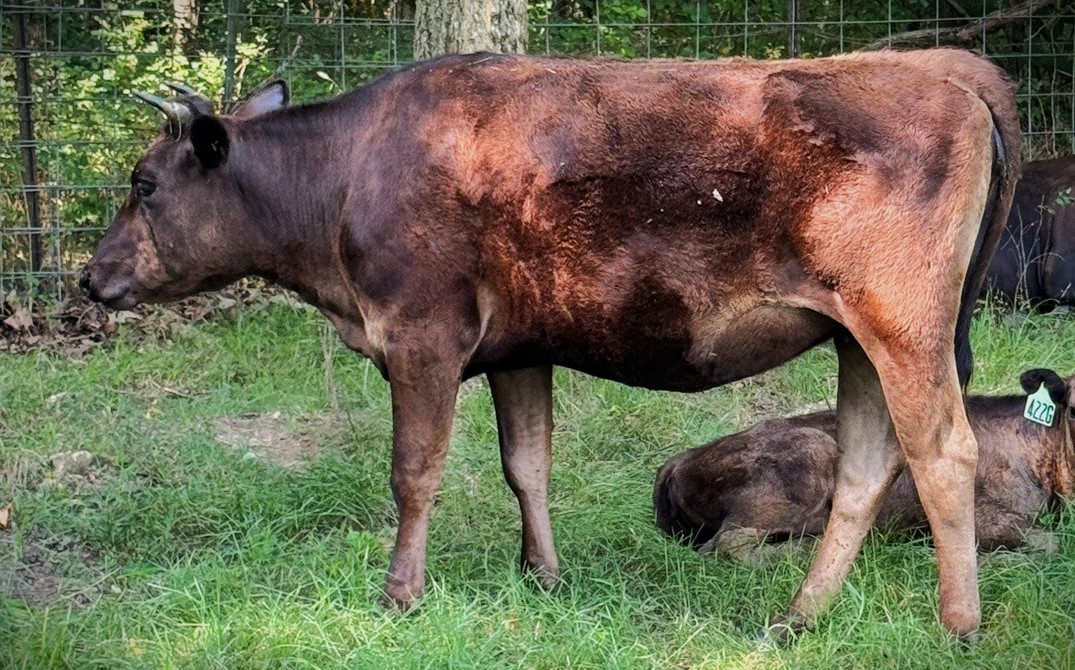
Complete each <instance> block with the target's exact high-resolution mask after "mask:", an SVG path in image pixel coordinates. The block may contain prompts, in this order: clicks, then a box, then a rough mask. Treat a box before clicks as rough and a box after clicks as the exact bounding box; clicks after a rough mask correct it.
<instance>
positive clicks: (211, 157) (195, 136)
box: [190, 116, 229, 170]
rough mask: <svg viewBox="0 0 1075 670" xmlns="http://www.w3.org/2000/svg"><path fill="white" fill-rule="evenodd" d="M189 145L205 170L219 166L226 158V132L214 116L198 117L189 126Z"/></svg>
mask: <svg viewBox="0 0 1075 670" xmlns="http://www.w3.org/2000/svg"><path fill="white" fill-rule="evenodd" d="M190 143H191V144H192V145H193V146H194V155H195V156H197V157H198V162H199V163H201V164H202V167H204V168H205V169H207V170H212V169H213V168H215V167H218V166H220V165H221V164H222V163H223V162H224V161H225V160H226V159H227V158H228V144H229V142H228V131H227V130H225V128H224V124H223V123H221V122H220V119H218V118H217V117H215V116H199V117H198V118H196V119H194V122H193V123H191V124H190Z"/></svg>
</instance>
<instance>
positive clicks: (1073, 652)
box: [0, 306, 1075, 670]
mask: <svg viewBox="0 0 1075 670" xmlns="http://www.w3.org/2000/svg"><path fill="white" fill-rule="evenodd" d="M173 340H174V342H173V343H171V344H168V345H164V344H159V343H156V342H152V341H149V342H146V341H137V340H135V339H133V338H131V337H129V336H125V335H124V334H122V333H121V335H120V336H119V337H117V338H115V339H114V340H113V341H112V342H111V343H109V344H107V345H105V346H102V347H98V348H96V349H94V350H92V351H91V352H90V353H89V354H87V355H86V356H84V357H82V358H77V359H69V358H66V357H64V356H62V355H59V354H56V353H36V354H30V355H22V356H3V357H0V388H2V389H3V400H2V402H0V507H3V506H4V505H5V504H7V503H13V504H14V517H15V518H16V520H17V522H18V523H17V526H16V529H15V531H10V530H9V531H5V532H4V533H0V535H4V534H6V535H8V536H11V537H10V538H9V539H10V540H11V541H9V542H7V543H6V544H3V543H0V558H2V559H4V560H6V562H4V560H0V569H3V568H2V566H4V565H9V566H10V565H14V564H15V563H14V562H15V561H18V560H21V559H22V558H25V556H26V555H28V553H29V552H31V550H34V551H38V552H39V553H40V552H42V551H44V552H45V555H46V557H47V561H48V565H49V569H50V570H51V571H52V573H53V574H56V575H59V576H60V577H61V578H62V581H61V586H60V597H59V598H57V599H54V600H52V601H51V603H50V604H48V605H47V606H38V607H29V606H27V605H25V604H24V603H23V601H22V600H19V599H14V598H3V597H0V668H3V669H4V670H7V669H9V668H11V669H14V668H26V669H32V670H39V669H45V668H102V669H105V668H107V669H110V670H111V669H114V668H227V669H236V670H238V669H243V668H337V667H341V668H495V667H505V668H518V667H522V668H556V669H559V668H677V667H678V668H695V667H700V668H824V669H830V668H841V669H842V668H871V669H875V668H897V667H898V668H989V669H993V668H1028V669H1029V668H1041V669H1046V668H1050V669H1051V668H1060V669H1064V668H1075V514H1072V513H1071V511H1068V512H1066V513H1062V514H1059V515H1055V518H1053V519H1050V520H1049V523H1050V525H1051V526H1053V528H1054V530H1056V531H1057V532H1058V534H1059V536H1060V542H1061V551H1060V553H1058V554H1056V555H1052V556H1038V555H1029V554H1008V555H1006V556H1001V557H998V558H996V559H994V560H991V561H990V562H989V563H988V564H987V565H985V567H983V569H982V571H981V594H982V601H983V618H984V621H983V637H982V640H981V641H980V642H979V643H978V644H975V645H972V646H969V647H968V646H965V645H963V644H962V643H960V642H958V641H956V640H953V639H951V638H950V637H948V636H946V635H945V634H944V633H943V632H942V631H941V629H940V626H939V624H938V622H937V616H936V601H937V596H936V581H935V580H936V571H935V568H934V565H933V560H932V551H931V549H930V547H929V545H928V543H927V542H925V541H923V540H917V541H905V540H898V539H895V538H891V539H889V538H885V537H883V536H880V535H875V536H871V538H870V539H869V541H868V542H867V545H866V547H865V549H864V551H863V553H862V555H861V556H860V557H859V558H858V560H857V562H856V564H855V568H854V571H853V572H852V575H851V578H850V580H849V582H848V585H847V586H846V588H845V590H844V593H843V594H842V596H841V597H840V598H839V600H838V602H837V603H836V605H835V607H834V608H833V609H832V610H831V611H830V613H829V614H828V615H826V616H825V617H824V618H823V620H822V621H821V622H820V624H819V626H818V627H817V629H816V630H815V631H814V632H812V633H809V634H806V635H804V636H802V637H801V638H800V639H799V640H798V641H797V643H796V644H794V645H792V646H790V647H788V648H783V649H766V648H763V647H760V646H758V645H757V644H755V643H754V642H753V641H752V637H751V634H752V631H753V630H754V629H756V628H757V627H759V626H761V625H763V624H764V623H765V621H766V618H767V617H768V616H770V615H771V614H773V613H775V612H777V611H779V610H780V609H781V608H782V607H783V606H784V605H785V604H786V603H787V602H788V600H789V598H790V596H791V595H792V593H793V592H794V590H795V588H796V587H797V585H798V583H799V581H800V579H801V578H802V575H803V573H804V571H805V569H806V567H807V565H808V562H809V555H808V553H806V552H801V553H799V554H797V555H792V556H789V557H787V558H785V559H783V560H782V561H781V562H779V563H776V564H774V565H772V566H769V567H765V568H750V567H747V566H743V565H738V564H732V563H727V562H722V561H718V560H715V559H713V558H711V557H701V556H697V555H695V554H694V553H692V552H691V551H689V550H687V549H685V548H683V547H680V546H678V545H676V544H674V543H672V542H670V541H668V540H666V539H665V538H664V537H663V536H661V534H660V533H659V532H658V531H657V530H656V529H655V527H654V525H653V523H652V521H651V518H652V512H651V509H650V491H651V487H652V483H653V476H654V474H655V472H656V469H657V467H658V465H660V464H661V463H662V462H663V461H664V460H665V459H667V458H668V457H670V456H671V455H673V454H674V453H677V452H678V451H681V450H683V449H686V448H688V447H691V446H694V445H696V444H700V443H702V442H704V441H707V440H710V439H712V438H714V437H716V436H717V435H719V434H723V433H726V432H729V431H732V430H735V429H738V428H741V427H745V426H746V425H749V424H750V423H751V421H752V420H753V417H754V412H755V408H757V407H759V406H760V407H765V408H766V409H769V410H774V411H786V410H790V409H793V408H796V407H800V406H802V405H804V404H807V403H810V402H816V401H819V400H824V399H825V398H827V397H830V396H831V395H832V393H833V391H834V383H835V372H836V370H835V355H834V354H833V352H832V350H831V349H830V348H820V349H817V350H814V351H812V352H809V353H808V354H807V355H805V356H803V357H802V358H800V359H798V360H796V361H794V362H792V363H791V364H789V365H787V366H785V367H784V368H781V369H780V370H778V371H775V372H772V373H769V374H766V375H764V376H763V377H761V378H760V379H758V380H751V381H746V382H741V383H737V384H733V385H730V386H728V387H725V388H723V389H718V390H716V391H713V392H709V393H705V394H698V395H691V396H687V395H678V394H669V393H651V392H646V391H642V390H638V389H631V388H627V387H624V386H619V385H616V384H613V383H610V382H604V381H600V380H596V379H592V378H588V377H585V376H583V375H580V374H574V373H569V372H567V371H563V370H559V371H557V376H556V391H557V394H556V404H555V413H556V423H557V428H556V433H555V436H554V455H555V465H554V469H553V475H552V491H551V496H552V501H551V505H552V516H553V525H554V529H555V532H556V538H557V546H558V549H559V553H560V557H561V561H562V563H563V564H564V568H565V578H566V579H565V582H564V584H563V585H562V586H561V587H560V588H559V589H558V590H557V591H556V592H554V593H552V594H546V593H543V592H542V591H541V590H539V589H538V588H536V586H535V584H534V583H532V581H531V580H530V579H529V578H528V577H526V576H525V575H522V574H520V573H519V571H518V570H517V568H516V561H517V555H518V542H519V537H518V533H519V518H518V509H517V506H516V504H515V501H514V499H513V498H512V496H511V495H510V492H509V491H508V489H507V486H506V485H505V484H504V483H503V479H502V475H501V471H500V465H499V462H498V454H497V449H496V446H495V444H496V440H495V424H494V421H493V416H492V411H491V408H490V400H489V394H488V390H487V387H486V386H485V385H484V383H471V384H468V385H467V386H466V387H465V388H464V390H463V392H462V393H461V395H460V400H459V411H458V415H457V419H456V424H455V437H454V440H453V444H452V451H451V455H450V456H449V463H448V466H447V470H446V473H445V478H444V486H443V491H442V494H441V496H440V498H439V502H438V505H437V508H436V511H435V513H434V518H433V523H432V529H431V537H430V549H429V551H430V557H429V573H428V574H429V593H428V594H427V596H426V598H425V599H424V601H423V602H422V604H421V606H420V607H419V608H418V609H417V610H415V611H413V612H411V613H409V614H407V615H399V614H392V613H387V612H385V611H383V610H382V609H381V608H380V607H379V606H378V604H377V602H378V595H379V590H380V587H381V584H382V582H383V579H384V577H385V570H386V567H387V561H388V551H389V547H390V543H391V540H392V537H393V533H394V529H393V523H394V509H393V505H392V501H391V495H390V493H389V488H388V476H389V438H390V431H391V426H390V420H389V398H388V391H387V385H386V384H385V383H384V382H383V381H382V380H381V379H380V377H379V376H378V374H377V373H376V371H375V370H373V369H372V368H371V367H370V366H369V365H368V364H367V363H366V362H365V361H363V360H361V359H360V358H359V357H358V356H355V355H352V354H350V353H349V352H347V351H345V350H343V349H339V348H336V347H327V348H326V346H325V344H324V342H325V339H324V337H323V325H322V323H321V320H320V318H319V317H317V316H315V315H313V314H311V313H309V312H306V311H301V310H295V309H293V308H290V307H286V306H276V307H273V308H271V309H265V310H252V311H247V312H244V313H243V314H242V315H241V316H240V317H238V318H237V319H235V320H225V319H218V320H215V321H210V322H209V323H206V324H201V325H199V326H198V327H190V328H188V329H185V330H184V331H183V332H182V333H180V334H179V335H177V336H175V337H174V338H173ZM974 341H975V344H976V348H975V349H976V352H977V360H978V367H977V376H976V378H975V383H974V388H973V390H974V391H977V392H1014V391H1017V380H1018V374H1019V373H1020V372H1021V371H1022V370H1023V369H1025V368H1027V367H1030V366H1039V365H1042V366H1052V367H1054V368H1055V369H1057V370H1058V371H1059V372H1060V373H1061V374H1066V373H1069V372H1072V371H1073V369H1075V366H1073V365H1071V364H1070V363H1069V361H1068V355H1067V354H1068V352H1071V351H1075V320H1072V319H1069V318H1068V317H1066V316H1063V315H1056V316H1052V315H1046V316H1037V317H1033V318H1029V319H1021V320H1020V319H1017V320H1015V321H1014V323H1011V322H1009V323H1002V322H1000V321H999V320H998V319H994V318H983V319H980V320H979V322H978V323H977V324H976V326H975V330H974ZM326 352H328V354H329V355H330V360H331V365H332V368H331V372H332V375H331V379H332V380H333V381H332V382H331V383H332V384H333V387H332V388H329V387H328V383H329V382H327V381H326V380H327V379H329V377H327V376H326V374H325V354H326ZM333 397H335V398H336V400H337V402H338V403H339V406H340V408H341V413H340V414H338V415H332V417H331V420H326V419H325V418H324V417H325V414H326V413H327V412H329V407H330V406H331V402H332V398H333ZM254 412H280V413H281V416H283V417H284V418H286V419H287V420H288V421H289V422H291V423H293V424H294V425H297V426H298V425H303V424H304V423H305V422H306V421H307V420H308V419H310V418H311V417H314V418H319V420H320V421H321V423H312V424H310V425H321V426H323V427H324V430H323V434H319V435H318V438H319V442H320V448H321V450H320V455H319V456H318V457H317V458H316V460H314V461H313V462H312V463H311V464H310V465H309V466H308V467H306V468H305V469H300V470H283V469H280V468H276V467H274V466H272V465H270V464H267V463H265V462H264V461H262V460H251V459H249V458H244V457H243V453H241V452H240V451H236V450H233V449H231V448H229V447H226V446H222V445H220V444H218V443H217V442H216V441H215V440H214V437H213V431H212V421H213V419H214V418H217V417H221V416H226V415H238V414H243V413H254ZM72 449H88V450H90V451H93V452H95V453H97V454H101V455H103V456H105V457H106V458H108V459H109V460H110V461H112V462H113V463H115V464H116V470H115V471H114V472H112V473H111V474H109V475H107V476H106V477H103V478H102V480H101V482H100V483H99V484H98V485H95V486H82V487H76V488H63V487H53V488H43V489H42V488H38V487H37V486H36V484H37V482H39V481H40V479H41V474H40V473H41V470H42V467H43V465H44V464H45V463H46V459H47V456H48V455H49V454H52V453H55V452H57V451H65V450H72ZM57 538H60V539H63V540H64V542H65V544H60V545H57V544H56V543H57ZM57 546H60V547H65V546H75V547H78V548H79V550H80V552H82V553H72V552H71V551H70V549H66V550H63V549H57V548H55V547H57ZM42 547H44V549H42ZM49 547H52V549H49ZM77 556H88V557H89V558H88V560H84V559H81V558H77ZM0 579H2V577H0ZM79 589H82V590H83V591H88V592H89V593H91V594H93V597H92V598H90V601H91V602H90V604H89V605H87V604H86V603H85V602H84V601H79V599H77V598H74V597H72V596H70V595H69V594H70V593H72V592H74V591H78V590H79Z"/></svg>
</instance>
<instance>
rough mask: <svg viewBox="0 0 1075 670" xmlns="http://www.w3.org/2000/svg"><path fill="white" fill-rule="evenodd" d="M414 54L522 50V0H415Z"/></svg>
mask: <svg viewBox="0 0 1075 670" xmlns="http://www.w3.org/2000/svg"><path fill="white" fill-rule="evenodd" d="M414 28H415V30H414V33H415V34H414V57H415V59H417V60H425V59H426V58H432V57H433V56H439V55H442V54H449V53H472V52H474V51H493V52H498V53H525V52H526V38H527V32H526V31H527V24H526V0H418V2H417V4H416V7H415V12H414Z"/></svg>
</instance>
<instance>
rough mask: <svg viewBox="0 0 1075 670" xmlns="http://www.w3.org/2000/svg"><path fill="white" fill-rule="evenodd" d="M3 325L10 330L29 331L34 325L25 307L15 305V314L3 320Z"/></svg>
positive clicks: (32, 318)
mask: <svg viewBox="0 0 1075 670" xmlns="http://www.w3.org/2000/svg"><path fill="white" fill-rule="evenodd" d="M4 323H5V324H7V326H8V327H9V328H11V329H12V330H20V331H21V330H30V327H31V326H33V325H34V316H33V314H31V313H30V310H29V309H27V308H26V306H25V305H16V306H15V312H14V313H13V314H12V315H11V316H9V317H8V318H6V319H4Z"/></svg>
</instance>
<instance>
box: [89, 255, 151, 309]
mask: <svg viewBox="0 0 1075 670" xmlns="http://www.w3.org/2000/svg"><path fill="white" fill-rule="evenodd" d="M78 287H79V288H80V289H82V293H83V295H85V296H86V297H87V298H89V299H90V300H92V301H94V302H99V303H101V304H103V305H104V306H105V307H108V308H109V309H130V308H132V307H134V306H135V305H137V304H138V299H137V298H136V297H135V296H134V294H133V293H132V292H131V285H130V282H129V281H127V280H118V281H110V282H109V281H101V279H100V276H99V275H98V274H97V273H95V272H94V270H93V269H92V266H91V265H87V266H86V267H84V268H82V272H80V273H79V275H78Z"/></svg>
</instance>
